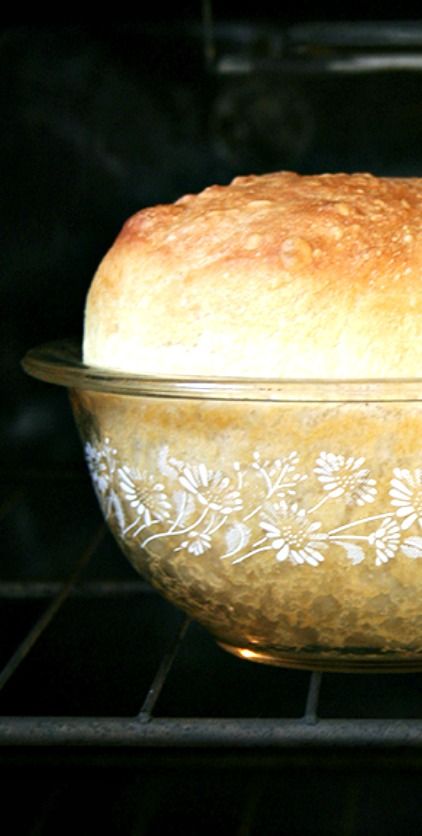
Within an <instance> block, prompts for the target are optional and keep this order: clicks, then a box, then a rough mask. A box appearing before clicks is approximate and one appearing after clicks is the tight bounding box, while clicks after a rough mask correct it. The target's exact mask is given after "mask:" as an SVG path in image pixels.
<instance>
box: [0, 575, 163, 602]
mask: <svg viewBox="0 0 422 836" xmlns="http://www.w3.org/2000/svg"><path fill="white" fill-rule="evenodd" d="M62 588H63V583H62V582H60V581H0V600H1V599H8V600H17V601H30V600H37V599H39V598H53V597H54V596H56V595H58V594H59V593H60V591H61V590H62ZM148 594H154V595H156V594H157V593H156V592H155V590H154V589H152V587H151V586H150V585H149V584H148V583H147V582H146V581H142V580H139V581H138V580H136V579H134V580H130V581H124V580H90V581H83V582H81V583H76V584H75V586H73V587H72V588H71V589H70V591H69V597H70V598H112V597H115V596H129V595H134V596H136V595H148Z"/></svg>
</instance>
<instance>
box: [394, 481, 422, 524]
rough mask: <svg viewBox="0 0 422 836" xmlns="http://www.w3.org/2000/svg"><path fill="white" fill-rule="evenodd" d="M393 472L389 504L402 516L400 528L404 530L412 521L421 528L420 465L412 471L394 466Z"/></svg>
mask: <svg viewBox="0 0 422 836" xmlns="http://www.w3.org/2000/svg"><path fill="white" fill-rule="evenodd" d="M393 473H394V476H395V478H394V479H392V480H391V491H390V496H391V497H392V499H391V504H392V505H393V506H394V507H395V508H396V515H397V517H400V518H403V519H402V523H401V527H402V529H404V530H405V531H406V530H407V529H408V528H410V527H411V526H412V525H413V523H414V522H418V524H419V526H420V528H422V467H417V468H416V469H415V470H413V471H410V470H407V469H406V468H400V467H396V468H394V470H393Z"/></svg>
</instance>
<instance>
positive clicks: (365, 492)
mask: <svg viewBox="0 0 422 836" xmlns="http://www.w3.org/2000/svg"><path fill="white" fill-rule="evenodd" d="M364 461H365V459H364V457H363V456H360V457H359V458H357V459H355V458H353V457H352V456H349V457H348V458H346V457H345V456H341V455H335V454H334V453H326V452H322V453H321V454H320V456H319V457H318V459H317V462H316V464H317V466H316V467H315V468H314V473H315V474H316V476H317V478H318V479H319V481H320V482H321V484H322V485H323V488H324V490H325V491H327V493H328V496H329V497H330V499H337V498H338V497H340V496H344V499H345V501H346V504H347V505H364V504H365V503H366V502H373V501H374V499H375V496H376V493H377V489H376V482H375V479H370V478H369V470H367V468H362V465H363V463H364Z"/></svg>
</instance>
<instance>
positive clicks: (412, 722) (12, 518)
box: [0, 467, 422, 755]
mask: <svg viewBox="0 0 422 836" xmlns="http://www.w3.org/2000/svg"><path fill="white" fill-rule="evenodd" d="M0 486H1V494H0V497H1V502H0V528H1V530H2V532H3V549H2V551H3V573H2V579H1V581H0V599H1V601H2V604H1V616H2V618H3V619H4V622H3V625H2V626H1V625H0V629H2V632H3V636H6V637H7V640H6V641H4V642H3V645H7V646H4V647H3V650H2V657H1V660H0V661H1V662H2V665H3V667H2V671H1V673H0V746H1V747H47V748H48V747H63V746H67V747H82V748H85V749H86V748H89V747H113V748H116V747H117V748H118V747H122V748H137V749H143V748H144V749H149V750H151V749H157V750H159V749H161V750H162V749H166V750H171V749H187V748H189V749H193V750H200V749H202V750H205V749H213V750H217V749H220V750H231V751H236V750H247V749H248V750H254V751H261V752H263V751H267V752H272V751H284V752H293V751H294V750H297V751H301V750H304V749H306V750H307V752H308V753H310V752H315V753H317V752H318V751H323V750H324V751H327V750H329V751H337V750H338V751H340V750H344V749H349V750H362V749H365V750H368V751H372V752H374V751H375V752H382V751H383V750H384V751H386V750H388V751H389V752H391V753H392V752H396V753H399V754H400V753H403V752H404V751H405V752H407V754H408V755H409V753H413V754H414V755H416V754H418V753H419V752H420V750H421V749H422V675H421V674H403V675H397V674H396V675H388V674H383V675H381V676H380V675H378V676H373V675H370V674H365V675H362V676H360V675H356V674H344V675H342V674H333V673H330V674H321V673H317V672H315V673H307V672H304V671H292V670H284V669H282V668H269V667H267V666H260V665H256V664H252V663H248V662H245V661H242V660H238V659H235V658H234V657H231V656H229V655H228V654H226V653H224V652H223V651H222V650H220V649H219V648H217V646H216V645H215V643H214V641H213V640H212V639H211V637H209V636H208V635H207V634H206V633H205V631H203V630H202V629H201V628H200V627H198V626H197V625H195V624H190V623H189V622H188V620H187V619H185V618H184V617H183V616H182V615H181V614H180V613H179V612H178V611H176V610H175V608H173V607H171V606H170V605H169V604H167V602H165V601H163V600H162V599H161V598H160V597H159V596H158V595H157V594H156V593H155V592H154V591H153V590H151V588H150V587H149V586H148V584H146V583H145V582H143V581H142V580H140V579H139V578H138V576H136V575H135V574H134V572H133V571H132V570H131V568H130V567H129V565H128V564H126V561H125V560H124V559H123V558H122V557H121V555H120V553H119V552H118V549H117V546H115V545H114V543H113V541H112V538H111V536H110V535H109V534H108V533H107V532H106V530H105V526H104V524H103V522H102V519H101V516H100V513H99V510H98V508H97V506H96V503H95V499H94V496H93V492H92V489H91V486H90V484H89V482H88V479H87V477H86V475H85V473H84V472H83V471H82V470H79V469H78V468H68V469H66V468H59V467H58V468H54V467H53V468H50V469H49V470H48V469H45V468H39V469H38V470H37V469H36V468H35V469H32V470H26V471H25V469H21V470H20V471H19V472H18V473H17V475H16V474H15V473H13V472H11V471H10V470H7V469H3V471H2V472H1V473H0ZM37 538H38V544H37ZM31 544H32V547H31ZM29 549H31V551H29ZM87 615H88V623H87V621H86V619H87ZM15 617H16V619H17V622H18V623H17V624H15V621H14V619H15ZM78 619H79V622H78ZM114 619H116V622H115V621H114ZM127 623H129V628H127ZM125 631H126V632H125ZM137 631H138V633H139V634H137ZM56 634H57V636H56ZM87 654H88V656H87ZM113 654H114V656H115V658H113ZM85 657H87V658H85ZM68 663H70V666H71V669H72V670H71V674H69V672H68V671H67V670H66V665H67V664H68ZM116 671H118V675H117V676H116ZM91 675H92V682H90V676H91ZM127 680H130V681H127ZM69 683H70V684H69ZM108 691H110V696H109V695H108ZM69 692H70V696H69ZM129 692H130V693H129ZM96 696H97V697H99V698H100V699H99V705H98V706H96V702H95V699H96ZM110 709H114V710H110Z"/></svg>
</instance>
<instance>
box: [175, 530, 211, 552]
mask: <svg viewBox="0 0 422 836" xmlns="http://www.w3.org/2000/svg"><path fill="white" fill-rule="evenodd" d="M210 548H211V535H210V534H208V533H207V532H206V531H189V532H188V536H187V538H186V540H183V541H182V542H181V543H180V546H177V548H176V549H175V551H176V552H178V551H181V550H182V549H186V551H188V552H189V553H190V554H194V555H196V556H197V557H198V556H199V555H201V554H204V552H206V551H208V549H210Z"/></svg>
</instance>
